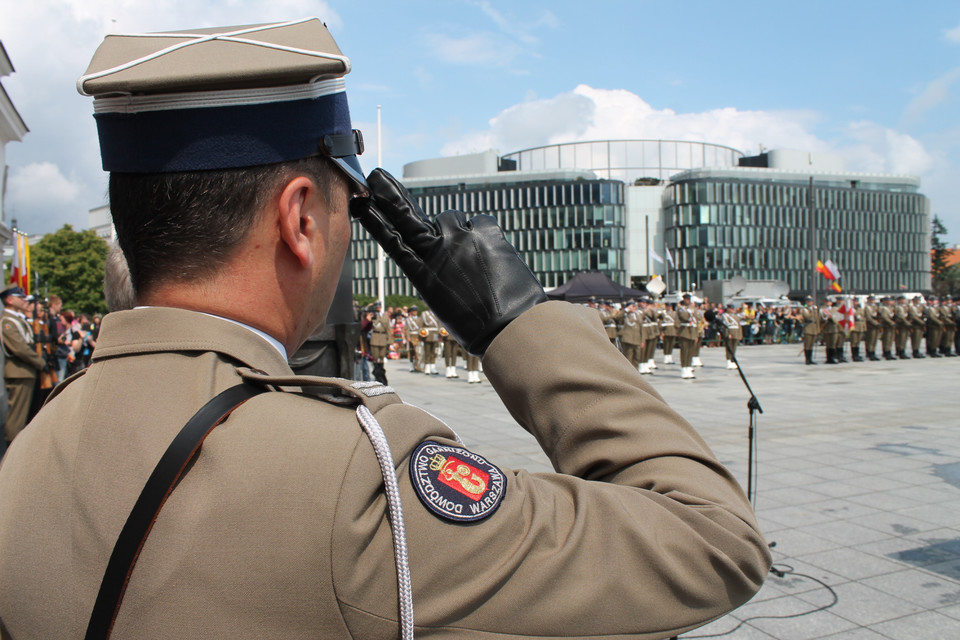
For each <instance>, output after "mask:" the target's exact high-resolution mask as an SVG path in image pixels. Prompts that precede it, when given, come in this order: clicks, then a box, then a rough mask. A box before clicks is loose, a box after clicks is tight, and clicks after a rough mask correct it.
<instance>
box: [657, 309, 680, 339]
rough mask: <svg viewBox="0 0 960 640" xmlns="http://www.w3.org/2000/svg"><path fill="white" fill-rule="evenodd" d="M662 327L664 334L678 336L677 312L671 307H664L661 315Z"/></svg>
mask: <svg viewBox="0 0 960 640" xmlns="http://www.w3.org/2000/svg"><path fill="white" fill-rule="evenodd" d="M660 328H661V330H662V331H663V335H665V336H668V337H676V336H677V312H676V311H671V310H670V309H664V310H663V314H662V315H661V316H660Z"/></svg>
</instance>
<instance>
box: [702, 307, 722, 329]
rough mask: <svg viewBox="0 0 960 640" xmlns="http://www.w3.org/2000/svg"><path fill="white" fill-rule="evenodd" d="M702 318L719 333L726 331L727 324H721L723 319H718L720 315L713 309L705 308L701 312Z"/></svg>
mask: <svg viewBox="0 0 960 640" xmlns="http://www.w3.org/2000/svg"><path fill="white" fill-rule="evenodd" d="M703 319H704V320H706V321H707V322H709V323H710V324H712V325H713V327H714V328H715V329H717V330H718V331H720V332H721V333H726V331H727V326H726V325H725V324H723V321H722V320H720V316H718V315H717V312H716V311H714V310H713V309H707V310H706V311H704V312H703Z"/></svg>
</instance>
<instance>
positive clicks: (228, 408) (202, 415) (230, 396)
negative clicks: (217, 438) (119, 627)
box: [85, 382, 266, 640]
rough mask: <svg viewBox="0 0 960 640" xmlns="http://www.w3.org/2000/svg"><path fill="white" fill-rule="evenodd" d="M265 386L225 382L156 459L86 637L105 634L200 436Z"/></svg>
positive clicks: (101, 639)
mask: <svg viewBox="0 0 960 640" xmlns="http://www.w3.org/2000/svg"><path fill="white" fill-rule="evenodd" d="M264 391H266V389H264V388H263V387H258V386H255V385H253V384H250V383H249V382H242V383H240V384H238V385H236V386H233V387H230V388H229V389H227V390H226V391H223V392H222V393H220V394H219V395H217V396H216V397H214V398H213V399H212V400H210V401H209V402H207V404H205V405H203V406H202V407H201V408H200V410H199V411H197V413H195V414H194V416H193V417H192V418H190V420H189V421H188V422H187V424H185V425H184V426H183V428H182V429H181V430H180V433H179V434H177V437H176V438H174V439H173V442H171V443H170V446H169V447H168V448H167V451H166V452H165V453H164V454H163V457H161V458H160V462H158V463H157V467H156V468H155V469H154V470H153V473H152V474H150V478H149V479H148V480H147V483H146V485H144V487H143V491H141V492H140V497H139V498H137V502H136V504H135V505H134V507H133V510H131V511H130V516H129V517H128V518H127V522H126V524H125V525H124V526H123V530H122V531H121V532H120V536H119V537H118V538H117V543H116V545H115V546H114V548H113V554H112V555H111V556H110V561H109V562H108V563H107V569H106V571H105V572H104V574H103V582H101V584H100V592H99V593H98V594H97V601H96V604H95V605H94V607H93V612H92V613H91V614H90V622H89V624H88V625H87V634H86V636H85V639H86V640H105V639H106V638H109V637H110V632H111V630H112V629H113V623H114V621H115V620H116V617H117V612H118V611H119V609H120V603H121V602H122V601H123V594H124V591H126V588H127V583H128V582H129V580H130V574H131V573H133V567H134V565H135V564H136V562H137V557H138V556H139V555H140V550H141V549H142V548H143V544H144V542H146V539H147V535H149V533H150V529H151V528H152V527H153V523H154V522H155V521H156V519H157V515H158V514H159V513H160V509H161V507H163V503H164V502H166V500H167V497H168V496H169V495H170V493H171V492H172V491H173V487H174V485H176V483H177V481H178V480H179V479H180V477H181V476H182V475H183V474H184V472H185V471H186V468H187V465H188V464H189V463H190V461H191V460H192V459H193V458H194V456H196V454H197V452H198V451H199V450H200V445H201V444H202V443H203V440H204V438H206V437H207V435H208V434H209V433H210V432H211V431H213V429H214V427H216V426H217V425H218V424H220V423H221V422H223V421H224V420H225V419H226V418H227V416H229V415H230V413H231V412H232V411H233V410H234V409H236V408H237V407H239V406H240V405H241V404H243V403H244V402H246V401H247V400H249V399H250V398H252V397H254V396H256V395H258V394H260V393H263V392H264Z"/></svg>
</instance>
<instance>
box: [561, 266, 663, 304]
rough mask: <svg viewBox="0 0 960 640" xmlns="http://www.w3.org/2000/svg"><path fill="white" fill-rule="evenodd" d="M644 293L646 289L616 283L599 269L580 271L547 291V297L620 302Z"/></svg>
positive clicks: (576, 300)
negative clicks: (640, 289) (641, 289)
mask: <svg viewBox="0 0 960 640" xmlns="http://www.w3.org/2000/svg"><path fill="white" fill-rule="evenodd" d="M645 295H648V293H647V292H646V291H638V290H637V289H631V288H630V287H625V286H623V285H622V284H617V283H616V282H614V281H613V280H611V279H610V277H609V276H608V275H607V274H605V273H600V272H599V271H582V272H580V273H578V274H576V275H575V276H573V277H572V278H570V280H568V281H567V282H565V283H563V284H562V285H560V286H559V287H557V288H556V289H552V290H550V291H547V297H548V298H550V299H551V300H566V301H567V302H588V301H589V300H590V298H596V299H597V300H617V301H620V302H622V301H624V300H629V299H631V298H639V297H640V296H645Z"/></svg>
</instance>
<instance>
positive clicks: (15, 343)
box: [0, 318, 44, 371]
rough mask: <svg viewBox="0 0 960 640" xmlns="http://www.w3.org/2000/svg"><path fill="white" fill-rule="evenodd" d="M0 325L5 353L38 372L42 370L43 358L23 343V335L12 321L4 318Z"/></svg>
mask: <svg viewBox="0 0 960 640" xmlns="http://www.w3.org/2000/svg"><path fill="white" fill-rule="evenodd" d="M0 325H2V329H0V330H2V331H3V345H4V346H5V347H6V348H7V352H8V353H10V354H11V355H13V356H14V357H15V358H17V359H19V360H22V361H23V362H25V363H27V364H29V365H31V366H32V367H33V368H35V369H37V370H38V371H39V370H40V369H43V364H44V362H43V358H41V357H40V354H38V353H37V352H36V351H34V350H33V349H32V348H31V347H30V345H28V344H27V343H26V342H24V340H23V335H22V334H21V333H20V330H19V329H17V326H16V324H15V323H14V321H13V320H9V319H7V318H4V319H3V321H2V323H0Z"/></svg>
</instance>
